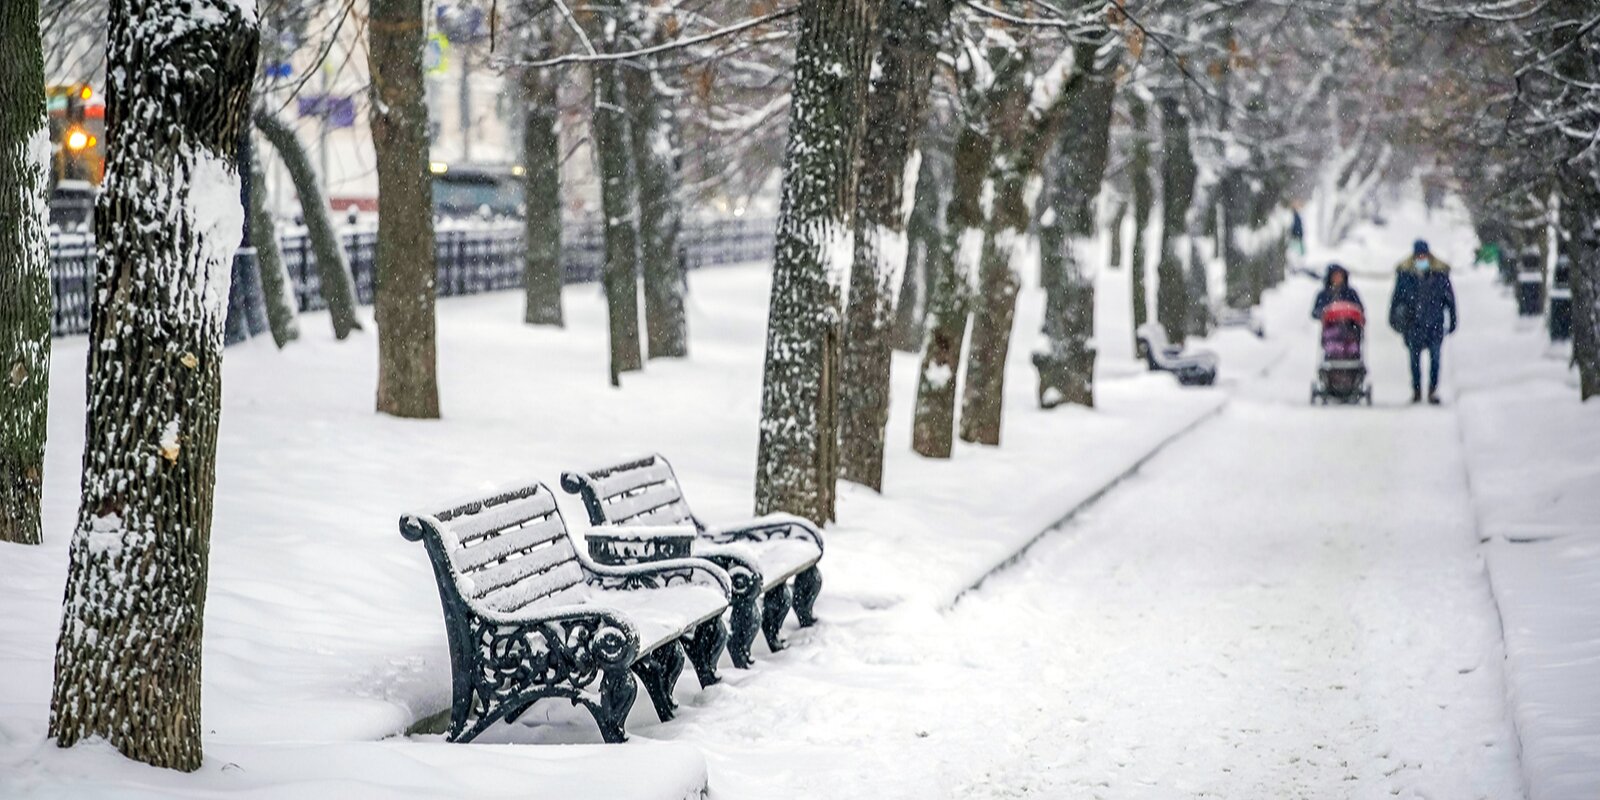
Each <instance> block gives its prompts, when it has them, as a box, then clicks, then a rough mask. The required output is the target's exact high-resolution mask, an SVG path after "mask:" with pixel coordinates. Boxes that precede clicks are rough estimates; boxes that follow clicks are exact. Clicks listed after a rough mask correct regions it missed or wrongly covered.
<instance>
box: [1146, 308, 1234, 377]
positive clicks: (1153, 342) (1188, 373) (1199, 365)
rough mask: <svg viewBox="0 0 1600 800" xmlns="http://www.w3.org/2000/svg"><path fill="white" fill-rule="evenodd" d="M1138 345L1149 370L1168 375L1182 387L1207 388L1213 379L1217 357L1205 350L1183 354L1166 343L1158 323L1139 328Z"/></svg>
mask: <svg viewBox="0 0 1600 800" xmlns="http://www.w3.org/2000/svg"><path fill="white" fill-rule="evenodd" d="M1138 337H1139V343H1140V346H1141V347H1142V349H1143V350H1144V357H1145V362H1146V363H1148V364H1149V365H1150V369H1151V370H1152V371H1159V372H1170V373H1172V374H1173V375H1175V376H1177V378H1178V383H1180V384H1183V385H1184V386H1210V385H1211V384H1213V383H1215V382H1216V380H1217V355H1216V353H1212V352H1210V351H1208V350H1199V351H1194V352H1188V353H1186V352H1184V351H1183V348H1182V347H1179V346H1175V345H1173V344H1171V343H1169V342H1168V341H1167V331H1166V329H1165V328H1163V327H1161V326H1160V325H1159V324H1157V323H1154V322H1147V323H1145V324H1143V325H1140V326H1139V330H1138Z"/></svg>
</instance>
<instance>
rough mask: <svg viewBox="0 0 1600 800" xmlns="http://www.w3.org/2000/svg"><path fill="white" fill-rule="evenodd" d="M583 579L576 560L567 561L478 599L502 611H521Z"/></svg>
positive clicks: (581, 570)
mask: <svg viewBox="0 0 1600 800" xmlns="http://www.w3.org/2000/svg"><path fill="white" fill-rule="evenodd" d="M582 581H583V568H582V567H581V566H579V565H578V562H576V561H568V562H565V563H563V564H559V565H557V566H556V567H555V568H553V569H548V570H545V571H544V572H540V573H538V574H536V575H533V576H530V577H528V578H525V579H523V580H521V581H518V582H517V583H513V584H510V585H507V586H502V587H500V588H498V589H495V590H494V591H492V592H490V593H489V594H487V595H485V596H484V597H483V598H481V599H480V600H479V602H481V603H483V604H484V605H486V606H488V607H490V608H492V609H494V610H496V611H500V612H502V613H512V612H516V611H521V610H522V609H523V608H525V607H527V606H528V605H530V604H532V603H535V602H538V601H539V600H542V599H544V598H546V597H549V596H550V595H552V594H555V593H556V592H559V591H561V590H562V589H567V588H569V587H572V586H576V585H577V584H579V583H581V582H582Z"/></svg>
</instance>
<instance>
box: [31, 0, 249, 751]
mask: <svg viewBox="0 0 1600 800" xmlns="http://www.w3.org/2000/svg"><path fill="white" fill-rule="evenodd" d="M109 20H110V26H109V34H108V38H107V72H108V74H110V75H111V76H113V77H112V78H111V79H110V80H109V81H108V85H107V88H106V100H107V103H106V111H107V121H108V122H107V133H106V139H107V142H108V148H107V161H106V178H105V181H104V183H103V185H102V190H101V194H100V196H99V199H98V201H97V207H96V214H95V237H96V241H97V243H98V244H97V248H98V250H97V265H96V267H95V291H94V305H93V309H92V312H91V321H90V332H89V349H88V352H89V375H88V413H87V418H88V424H87V429H86V431H85V434H86V435H85V446H84V453H83V479H82V480H83V484H82V495H83V497H82V505H81V507H80V509H79V511H78V523H77V528H76V530H75V531H74V533H73V538H72V543H71V546H70V548H69V554H68V565H67V582H66V593H65V599H64V603H63V606H64V607H63V611H62V619H61V636H60V638H59V640H58V642H57V646H56V662H55V686H54V692H53V694H52V696H51V704H50V712H51V713H50V734H51V735H52V736H54V737H55V738H56V742H57V743H58V744H59V745H61V746H62V747H67V746H71V745H73V744H74V743H76V742H78V741H80V740H82V739H85V738H87V737H91V736H98V737H103V738H104V739H105V740H106V741H108V742H110V743H111V745H112V746H114V747H116V748H117V749H118V750H119V751H121V752H122V753H123V754H125V755H127V756H128V757H130V758H134V759H137V760H139V761H144V762H147V763H150V764H153V765H156V766H160V767H170V768H175V769H181V770H194V769H197V768H199V767H200V763H201V759H202V752H201V741H200V720H201V715H200V666H201V633H202V622H203V619H204V610H205V598H206V577H207V558H208V553H209V549H210V534H211V511H212V492H213V488H214V476H215V464H216V436H217V422H218V417H219V414H220V411H221V400H222V397H221V389H222V386H221V374H222V373H221V367H222V337H223V324H224V314H225V312H226V303H227V297H228V280H229V276H230V270H231V267H232V260H233V253H234V250H235V249H236V248H237V246H238V244H239V239H240V234H241V229H242V227H243V221H244V210H243V208H242V207H241V205H240V202H239V174H238V172H237V165H236V160H235V159H236V154H235V148H236V147H237V145H238V142H239V136H240V133H241V131H242V130H243V129H244V127H245V126H246V125H248V124H249V117H248V104H249V97H250V86H251V82H252V79H253V77H254V75H255V66H256V52H257V28H256V23H255V19H254V16H253V15H251V16H249V17H246V16H245V14H244V12H243V11H242V10H241V7H240V6H239V5H238V4H237V3H234V2H232V0H199V1H198V2H197V0H116V2H112V3H111V4H110V7H109Z"/></svg>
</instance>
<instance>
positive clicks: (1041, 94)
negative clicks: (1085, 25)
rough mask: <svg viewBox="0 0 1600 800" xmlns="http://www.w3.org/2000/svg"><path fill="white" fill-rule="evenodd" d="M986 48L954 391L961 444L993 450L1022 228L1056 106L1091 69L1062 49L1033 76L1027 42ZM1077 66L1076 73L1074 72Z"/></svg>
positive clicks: (1025, 229)
mask: <svg viewBox="0 0 1600 800" xmlns="http://www.w3.org/2000/svg"><path fill="white" fill-rule="evenodd" d="M991 40H992V41H996V42H997V45H996V46H993V47H991V48H990V53H991V59H990V60H991V64H992V65H993V67H994V71H995V76H996V77H995V91H994V93H993V99H992V100H991V101H990V103H989V104H988V106H987V109H988V111H989V113H990V114H991V116H990V118H989V123H988V124H989V127H990V130H991V131H992V133H993V135H994V137H995V148H994V153H993V155H992V158H991V161H990V167H989V180H990V183H991V184H992V185H993V187H994V188H993V192H994V194H993V199H992V205H991V207H990V213H989V221H988V232H987V235H986V236H985V237H984V245H983V250H982V253H983V254H982V257H981V259H980V261H979V267H978V284H977V287H976V302H975V305H974V307H973V314H972V345H971V347H970V348H969V353H968V359H969V361H968V364H967V374H966V380H965V381H963V383H962V386H961V390H962V394H961V439H962V440H963V441H967V442H974V443H977V444H987V445H998V444H1000V423H1001V417H1002V413H1003V411H1004V407H1005V403H1004V400H1005V371H1006V358H1007V356H1009V354H1010V352H1011V330H1012V328H1013V327H1014V326H1013V323H1014V322H1015V320H1016V311H1017V292H1018V291H1019V290H1020V289H1021V288H1022V274H1021V269H1022V265H1023V263H1024V262H1025V261H1026V260H1027V258H1028V256H1029V254H1030V253H1031V252H1032V250H1033V247H1034V240H1033V237H1032V236H1031V235H1030V232H1029V228H1030V227H1031V226H1032V224H1033V211H1034V206H1035V203H1036V202H1037V201H1038V198H1039V194H1040V191H1041V189H1042V186H1043V182H1044V179H1043V175H1042V173H1041V170H1042V169H1043V162H1044V157H1045V154H1047V153H1049V152H1051V150H1052V149H1053V148H1054V147H1055V144H1056V140H1057V137H1058V135H1059V133H1060V130H1061V121H1062V118H1063V115H1062V111H1063V109H1064V108H1065V104H1064V102H1063V100H1064V99H1065V97H1066V95H1067V94H1068V90H1069V89H1070V88H1073V87H1076V86H1077V84H1078V83H1080V82H1081V81H1082V80H1083V75H1084V74H1085V71H1086V70H1087V69H1088V68H1089V67H1090V66H1091V65H1090V64H1082V65H1080V63H1079V62H1078V59H1077V57H1076V51H1075V50H1073V49H1070V48H1069V49H1066V50H1063V51H1062V53H1061V54H1060V55H1059V56H1058V57H1057V58H1056V60H1055V62H1054V63H1052V64H1050V65H1049V66H1048V67H1045V68H1043V69H1037V70H1036V66H1037V65H1036V64H1035V63H1034V59H1033V53H1034V49H1033V47H1032V46H1030V45H1036V43H1032V42H1027V43H1022V44H1021V45H1020V46H1019V45H1018V44H1017V43H1013V42H1011V41H1010V40H1009V38H1005V39H995V38H994V37H991ZM1080 66H1081V68H1080Z"/></svg>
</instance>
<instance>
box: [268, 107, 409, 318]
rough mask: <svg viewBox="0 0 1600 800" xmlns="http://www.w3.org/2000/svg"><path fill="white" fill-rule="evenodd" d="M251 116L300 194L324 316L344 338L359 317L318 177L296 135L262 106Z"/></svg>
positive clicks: (351, 281)
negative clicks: (315, 263) (329, 319)
mask: <svg viewBox="0 0 1600 800" xmlns="http://www.w3.org/2000/svg"><path fill="white" fill-rule="evenodd" d="M254 119H255V126H256V130H258V131H261V135H262V136H265V137H266V138H267V141H268V142H269V143H271V145H272V149H274V150H277V151H278V157H279V158H281V159H283V165H284V166H285V167H287V168H288V170H289V180H290V182H292V183H293V184H294V191H295V194H296V195H298V196H299V197H300V214H301V216H302V217H304V218H305V221H306V235H307V236H308V237H310V239H311V250H312V253H313V254H314V255H315V256H316V259H317V281H318V284H319V285H320V287H321V289H320V291H321V293H322V301H323V302H324V303H327V305H328V316H329V317H330V318H331V319H332V320H333V335H334V337H335V338H338V339H344V338H345V337H346V336H349V335H350V332H351V331H358V330H361V318H360V317H359V316H357V314H356V306H357V305H358V303H357V299H356V284H355V280H354V279H353V278H352V277H351V276H350V262H349V261H348V260H347V259H346V257H345V252H344V245H342V244H340V242H339V234H338V232H337V231H335V230H334V229H333V220H332V218H331V215H330V213H329V210H328V201H327V200H325V199H323V197H322V179H321V178H320V177H319V176H318V175H317V171H316V168H314V167H312V166H311V157H310V156H308V155H306V150H305V148H304V147H302V146H301V144H300V137H298V136H296V135H295V133H294V131H293V130H291V129H290V128H289V126H288V125H285V124H284V122H283V120H281V119H279V118H278V117H277V115H275V114H273V113H272V112H271V111H268V110H266V109H257V110H256V112H255V116H254ZM380 224H381V221H380Z"/></svg>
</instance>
